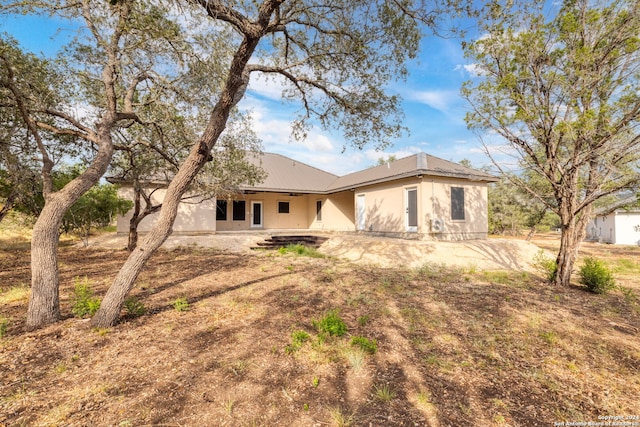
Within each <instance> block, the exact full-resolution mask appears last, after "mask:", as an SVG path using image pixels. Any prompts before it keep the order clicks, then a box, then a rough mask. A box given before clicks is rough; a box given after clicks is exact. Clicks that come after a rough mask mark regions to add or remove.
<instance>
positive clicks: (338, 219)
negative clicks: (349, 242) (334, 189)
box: [308, 191, 355, 231]
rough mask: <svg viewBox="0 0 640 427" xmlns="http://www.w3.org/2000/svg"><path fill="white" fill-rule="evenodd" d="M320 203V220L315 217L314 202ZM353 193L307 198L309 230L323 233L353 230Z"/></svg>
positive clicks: (345, 192)
mask: <svg viewBox="0 0 640 427" xmlns="http://www.w3.org/2000/svg"><path fill="white" fill-rule="evenodd" d="M318 200H320V201H322V219H321V220H318V219H317V215H316V202H317V201H318ZM353 203H354V202H353V192H352V191H343V192H340V193H335V194H330V195H317V196H315V197H314V196H313V195H310V196H309V206H308V213H309V218H308V221H309V224H310V225H309V229H310V230H325V231H353V230H355V223H354V221H355V213H354V204H353Z"/></svg>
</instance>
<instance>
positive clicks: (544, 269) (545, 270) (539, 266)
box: [531, 249, 558, 282]
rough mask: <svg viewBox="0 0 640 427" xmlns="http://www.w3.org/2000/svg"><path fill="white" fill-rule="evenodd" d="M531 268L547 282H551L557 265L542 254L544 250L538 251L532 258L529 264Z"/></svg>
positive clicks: (556, 270) (554, 276) (553, 260)
mask: <svg viewBox="0 0 640 427" xmlns="http://www.w3.org/2000/svg"><path fill="white" fill-rule="evenodd" d="M531 264H532V265H533V267H534V268H535V269H536V270H537V271H538V272H539V273H540V274H542V276H543V277H544V279H545V280H546V281H548V282H553V280H554V279H555V278H556V274H557V272H558V265H557V263H556V260H555V259H553V258H551V257H548V256H546V255H545V254H544V250H542V249H540V250H539V251H538V252H537V253H536V255H535V256H534V257H533V262H532V263H531Z"/></svg>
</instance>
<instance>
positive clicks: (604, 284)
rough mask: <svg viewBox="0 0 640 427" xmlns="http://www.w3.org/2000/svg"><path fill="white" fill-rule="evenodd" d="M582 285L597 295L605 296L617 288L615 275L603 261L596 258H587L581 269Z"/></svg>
mask: <svg viewBox="0 0 640 427" xmlns="http://www.w3.org/2000/svg"><path fill="white" fill-rule="evenodd" d="M579 275H580V283H582V284H583V285H584V286H586V287H587V289H588V290H589V291H591V292H593V293H596V294H604V293H607V292H608V291H610V290H612V289H613V288H615V286H616V281H615V279H614V278H613V273H612V272H611V270H610V269H609V267H607V266H606V265H605V264H604V263H603V262H602V261H600V260H597V259H595V258H591V257H589V258H585V260H584V263H583V265H582V267H580V273H579Z"/></svg>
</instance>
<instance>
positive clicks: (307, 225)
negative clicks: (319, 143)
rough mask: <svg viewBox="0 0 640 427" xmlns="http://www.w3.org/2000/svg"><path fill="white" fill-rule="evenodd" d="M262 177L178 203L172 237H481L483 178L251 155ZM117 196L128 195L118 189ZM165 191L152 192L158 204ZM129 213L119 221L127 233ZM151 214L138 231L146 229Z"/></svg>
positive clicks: (426, 164)
mask: <svg viewBox="0 0 640 427" xmlns="http://www.w3.org/2000/svg"><path fill="white" fill-rule="evenodd" d="M252 161H253V162H255V163H256V164H260V165H261V167H262V168H263V169H264V170H265V172H266V173H267V177H266V179H265V180H264V181H263V182H262V183H260V184H258V185H255V186H252V187H246V188H242V191H241V193H240V194H238V195H237V196H236V197H234V198H232V199H229V200H226V199H225V200H207V201H203V202H201V203H198V204H189V203H182V205H181V207H180V210H179V212H178V217H177V218H176V222H175V224H174V227H173V229H174V232H179V233H213V232H223V231H240V230H288V231H290V230H304V231H305V232H308V231H343V232H344V231H351V232H353V231H357V232H362V233H372V234H380V235H389V236H396V237H405V238H416V239H439V240H440V239H442V240H463V239H484V238H486V236H487V232H488V216H487V184H488V183H489V182H494V181H497V179H496V178H495V177H493V176H492V175H489V174H487V173H484V172H481V171H477V170H474V169H471V168H467V167H465V166H462V165H459V164H456V163H453V162H448V161H446V160H442V159H439V158H437V157H433V156H430V155H427V154H425V153H419V154H415V155H413V156H409V157H406V158H403V159H400V160H397V161H394V162H391V163H386V164H383V165H381V166H376V167H372V168H369V169H365V170H363V171H360V172H355V173H352V174H349V175H345V176H342V177H338V176H336V175H333V174H330V173H328V172H324V171H322V170H320V169H317V168H314V167H311V166H309V165H306V164H304V163H300V162H298V161H297V160H293V159H290V158H288V157H285V156H282V155H279V154H272V153H264V154H262V155H260V156H257V157H253V158H252ZM120 192H121V196H123V197H131V195H132V189H131V187H130V186H129V187H127V186H126V184H122V188H121V189H120ZM164 192H165V190H164V188H161V189H159V190H157V191H156V192H155V193H154V196H153V197H154V200H157V201H161V200H162V198H163V197H164ZM130 217H131V212H129V213H128V214H127V215H125V216H123V217H120V218H118V232H119V233H127V232H128V223H129V218H130ZM152 223H153V216H151V217H149V218H146V219H145V220H144V221H143V222H142V223H141V224H140V226H139V231H141V232H145V231H148V230H149V228H150V226H151V225H152Z"/></svg>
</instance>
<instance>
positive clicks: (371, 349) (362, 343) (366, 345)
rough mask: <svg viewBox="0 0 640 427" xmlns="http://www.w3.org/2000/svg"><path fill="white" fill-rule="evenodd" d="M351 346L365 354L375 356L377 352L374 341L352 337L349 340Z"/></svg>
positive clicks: (376, 344) (376, 345)
mask: <svg viewBox="0 0 640 427" xmlns="http://www.w3.org/2000/svg"><path fill="white" fill-rule="evenodd" d="M351 345H352V346H354V347H359V348H360V349H362V351H364V352H365V353H369V354H375V352H376V351H378V343H377V342H376V340H370V339H368V338H365V337H358V336H354V337H352V338H351Z"/></svg>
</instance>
